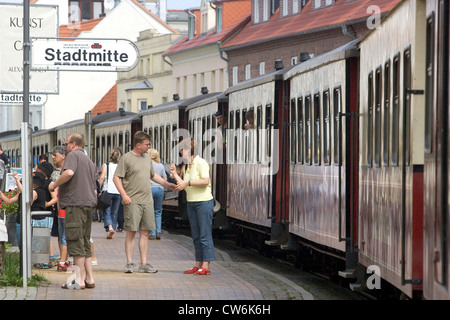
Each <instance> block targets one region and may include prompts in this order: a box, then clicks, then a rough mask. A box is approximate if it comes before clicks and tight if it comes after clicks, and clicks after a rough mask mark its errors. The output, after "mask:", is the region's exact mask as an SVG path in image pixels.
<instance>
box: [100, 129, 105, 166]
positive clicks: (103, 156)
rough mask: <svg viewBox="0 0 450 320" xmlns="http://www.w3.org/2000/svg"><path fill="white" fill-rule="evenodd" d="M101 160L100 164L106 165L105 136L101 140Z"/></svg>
mask: <svg viewBox="0 0 450 320" xmlns="http://www.w3.org/2000/svg"><path fill="white" fill-rule="evenodd" d="M100 152H101V158H100V161H101V162H100V163H102V164H103V163H105V159H106V139H105V135H102V138H101V151H100Z"/></svg>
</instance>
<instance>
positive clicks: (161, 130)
mask: <svg viewBox="0 0 450 320" xmlns="http://www.w3.org/2000/svg"><path fill="white" fill-rule="evenodd" d="M158 152H159V157H160V159H161V161H162V162H165V161H166V155H165V154H164V127H163V126H161V127H159V150H158Z"/></svg>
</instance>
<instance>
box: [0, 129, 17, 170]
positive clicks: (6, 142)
mask: <svg viewBox="0 0 450 320" xmlns="http://www.w3.org/2000/svg"><path fill="white" fill-rule="evenodd" d="M0 142H1V144H2V149H3V152H5V153H6V154H7V155H8V158H9V165H10V167H11V168H17V167H20V166H21V165H22V163H21V161H22V158H21V156H22V151H21V135H20V130H11V131H8V132H3V133H1V136H0Z"/></svg>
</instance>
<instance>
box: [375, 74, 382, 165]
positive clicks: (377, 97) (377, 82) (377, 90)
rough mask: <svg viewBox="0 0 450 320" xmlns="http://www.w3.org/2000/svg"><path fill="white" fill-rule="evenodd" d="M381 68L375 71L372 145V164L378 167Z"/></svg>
mask: <svg viewBox="0 0 450 320" xmlns="http://www.w3.org/2000/svg"><path fill="white" fill-rule="evenodd" d="M381 81H382V75H381V67H380V68H377V70H376V71H375V96H374V98H375V110H374V113H375V114H374V116H375V137H374V138H375V143H374V154H373V163H374V165H375V166H377V167H379V166H380V153H381V93H382V91H381V88H382V85H381Z"/></svg>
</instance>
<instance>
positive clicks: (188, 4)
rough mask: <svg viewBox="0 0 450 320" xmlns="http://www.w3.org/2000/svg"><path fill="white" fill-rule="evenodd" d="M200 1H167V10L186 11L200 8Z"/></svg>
mask: <svg viewBox="0 0 450 320" xmlns="http://www.w3.org/2000/svg"><path fill="white" fill-rule="evenodd" d="M201 3H202V0H167V9H187V8H193V7H200V4H201Z"/></svg>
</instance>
